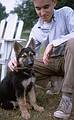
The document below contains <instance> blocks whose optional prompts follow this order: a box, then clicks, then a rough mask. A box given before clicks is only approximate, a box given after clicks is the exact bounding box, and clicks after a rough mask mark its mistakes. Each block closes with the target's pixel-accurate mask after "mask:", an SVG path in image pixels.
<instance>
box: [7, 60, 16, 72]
mask: <svg viewBox="0 0 74 120" xmlns="http://www.w3.org/2000/svg"><path fill="white" fill-rule="evenodd" d="M16 66H17V60H16V58H13V59H11V60H10V61H9V62H8V67H9V68H10V70H11V71H14V68H15V67H16Z"/></svg>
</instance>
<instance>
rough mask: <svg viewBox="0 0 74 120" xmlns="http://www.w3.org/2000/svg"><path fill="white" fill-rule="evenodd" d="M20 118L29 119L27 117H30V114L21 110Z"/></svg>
mask: <svg viewBox="0 0 74 120" xmlns="http://www.w3.org/2000/svg"><path fill="white" fill-rule="evenodd" d="M22 118H23V119H24V120H29V119H30V114H29V112H28V111H23V112H22Z"/></svg>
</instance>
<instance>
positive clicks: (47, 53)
mask: <svg viewBox="0 0 74 120" xmlns="http://www.w3.org/2000/svg"><path fill="white" fill-rule="evenodd" d="M52 49H53V45H50V44H48V45H47V47H46V49H45V51H44V55H43V62H44V64H48V61H49V58H50V56H51V53H52Z"/></svg>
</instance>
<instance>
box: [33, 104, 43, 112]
mask: <svg viewBox="0 0 74 120" xmlns="http://www.w3.org/2000/svg"><path fill="white" fill-rule="evenodd" d="M33 107H34V110H36V111H39V112H43V111H44V107H41V106H38V105H37V104H36V105H34V106H33Z"/></svg>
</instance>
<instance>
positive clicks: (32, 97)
mask: <svg viewBox="0 0 74 120" xmlns="http://www.w3.org/2000/svg"><path fill="white" fill-rule="evenodd" d="M29 99H30V104H31V105H32V106H33V108H34V110H36V111H39V112H43V111H44V108H43V107H41V106H38V105H37V103H36V95H35V90H34V87H32V89H31V91H30V92H29Z"/></svg>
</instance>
